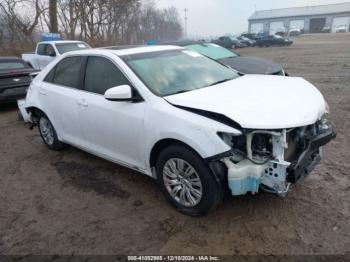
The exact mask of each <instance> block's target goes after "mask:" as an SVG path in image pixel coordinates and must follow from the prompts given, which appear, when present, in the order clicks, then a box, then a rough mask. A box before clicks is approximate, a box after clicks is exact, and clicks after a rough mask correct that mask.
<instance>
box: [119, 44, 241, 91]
mask: <svg viewBox="0 0 350 262" xmlns="http://www.w3.org/2000/svg"><path fill="white" fill-rule="evenodd" d="M122 59H123V60H124V61H125V62H126V63H127V64H128V65H129V66H130V67H131V69H132V70H133V71H134V72H135V73H136V74H137V75H138V76H139V77H140V78H141V80H142V81H143V82H144V83H145V84H146V85H147V86H148V88H150V89H151V90H152V91H153V92H154V93H156V94H158V95H160V96H168V95H173V94H177V93H182V92H188V91H192V90H195V89H200V88H204V87H208V86H211V85H214V84H217V83H221V82H225V81H228V80H231V79H234V78H236V77H238V75H237V74H236V73H235V72H234V71H233V70H231V69H229V68H227V67H225V66H223V65H221V64H219V63H217V62H215V61H213V60H211V59H209V58H207V57H205V56H202V55H201V54H199V53H197V52H194V51H191V50H182V49H181V50H170V51H159V52H152V53H142V54H134V55H128V56H123V57H122Z"/></svg>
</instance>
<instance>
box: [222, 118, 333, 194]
mask: <svg viewBox="0 0 350 262" xmlns="http://www.w3.org/2000/svg"><path fill="white" fill-rule="evenodd" d="M307 129H309V130H316V129H317V130H318V131H314V132H313V134H311V133H312V132H306V130H307ZM291 132H292V131H288V130H282V131H278V132H277V131H253V132H251V133H249V134H247V142H246V146H247V153H246V155H245V157H244V158H243V159H241V160H237V155H236V156H235V155H234V154H235V153H234V152H235V150H234V149H232V152H231V155H228V154H226V155H225V156H221V157H220V160H221V162H222V163H224V165H225V166H226V176H227V184H228V187H229V188H230V190H231V193H232V195H234V196H238V195H245V194H247V193H248V192H251V193H258V192H259V189H261V190H263V191H266V192H269V193H275V194H278V195H281V196H285V195H286V194H287V193H288V192H289V191H290V189H291V185H292V184H296V183H297V182H298V181H300V180H301V179H302V178H304V177H306V176H308V175H309V174H310V172H311V171H312V170H313V169H314V168H315V166H316V165H317V164H318V163H319V162H320V160H321V158H322V147H323V146H324V145H326V144H328V143H329V142H330V141H331V140H333V139H334V138H336V132H335V130H334V129H333V128H332V127H329V126H327V125H323V126H319V124H318V123H317V124H315V125H314V126H309V127H305V128H296V129H295V134H296V135H297V136H298V137H299V138H300V139H302V143H301V142H300V143H299V142H295V139H296V136H292V137H291ZM305 132H306V133H305ZM264 134H265V135H268V136H269V137H270V139H269V143H270V146H271V147H272V150H273V152H272V155H271V157H272V158H271V160H269V159H267V160H264V161H261V162H260V163H257V161H256V159H255V160H254V157H252V155H254V153H253V154H252V141H253V140H254V139H253V137H254V136H255V135H257V136H259V135H264ZM301 134H302V135H301ZM301 144H302V145H301ZM297 145H299V146H298V147H297V148H296V146H297ZM289 147H290V148H289ZM290 149H292V152H294V153H293V154H292V156H293V157H291V156H290V155H289V154H288V152H289V153H290Z"/></svg>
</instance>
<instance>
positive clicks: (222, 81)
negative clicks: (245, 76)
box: [210, 77, 235, 86]
mask: <svg viewBox="0 0 350 262" xmlns="http://www.w3.org/2000/svg"><path fill="white" fill-rule="evenodd" d="M233 79H235V78H234V77H233V78H227V79H224V80H220V81H217V82H215V83H214V84H211V85H210V86H215V85H218V84H222V83H225V82H228V81H230V80H233Z"/></svg>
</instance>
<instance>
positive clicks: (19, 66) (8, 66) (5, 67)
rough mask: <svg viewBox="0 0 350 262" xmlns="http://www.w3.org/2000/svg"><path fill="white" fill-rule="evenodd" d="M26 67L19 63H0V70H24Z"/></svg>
mask: <svg viewBox="0 0 350 262" xmlns="http://www.w3.org/2000/svg"><path fill="white" fill-rule="evenodd" d="M25 68H28V66H27V65H26V64H25V63H22V62H19V61H8V62H0V70H11V69H25Z"/></svg>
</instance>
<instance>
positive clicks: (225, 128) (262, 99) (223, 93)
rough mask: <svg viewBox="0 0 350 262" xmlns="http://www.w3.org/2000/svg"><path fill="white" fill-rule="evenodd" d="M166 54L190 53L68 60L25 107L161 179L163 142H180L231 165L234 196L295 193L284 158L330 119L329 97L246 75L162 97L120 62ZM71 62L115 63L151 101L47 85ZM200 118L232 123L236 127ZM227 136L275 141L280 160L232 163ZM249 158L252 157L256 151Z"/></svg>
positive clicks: (31, 93)
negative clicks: (292, 143)
mask: <svg viewBox="0 0 350 262" xmlns="http://www.w3.org/2000/svg"><path fill="white" fill-rule="evenodd" d="M166 50H183V49H182V48H179V47H174V46H149V47H139V48H133V49H126V50H103V49H101V50H98V49H91V50H85V51H80V52H74V53H69V54H65V55H63V56H62V58H61V59H57V60H56V61H55V62H54V63H52V64H50V65H49V66H48V67H46V68H45V69H44V70H43V71H42V72H41V73H40V74H39V75H38V76H37V77H36V78H35V79H34V81H33V82H32V84H31V86H30V88H29V90H28V94H27V97H26V105H25V107H26V108H27V109H28V111H29V112H31V113H32V112H33V109H39V110H41V111H42V112H44V113H45V114H46V115H47V116H48V118H49V119H50V121H51V122H52V124H53V126H54V128H55V130H56V132H57V136H58V139H59V140H60V141H62V142H64V143H67V144H71V145H74V146H76V147H78V148H81V149H83V150H85V151H88V152H90V153H92V154H94V155H97V156H100V157H102V158H105V159H108V160H110V161H113V162H115V163H119V164H122V165H124V166H127V167H129V168H132V169H135V170H137V171H139V172H142V173H144V174H146V175H149V176H152V177H154V178H156V173H155V170H154V163H152V152H153V149H154V148H155V147H156V146H157V145H159V143H161V142H162V141H168V140H172V141H180V142H181V143H183V144H186V145H187V146H188V147H190V148H192V149H193V150H194V151H195V152H197V153H198V155H199V156H200V157H201V158H202V159H213V160H214V158H215V159H217V160H219V161H222V162H224V163H225V164H226V166H227V168H228V171H227V174H226V175H227V177H228V180H229V186H230V189H231V191H232V194H233V195H243V194H246V193H247V192H249V191H251V192H256V191H257V189H256V187H257V186H259V185H258V184H260V183H263V184H264V185H266V186H269V187H270V188H274V189H275V190H276V192H277V193H280V194H281V195H282V194H284V193H286V192H287V191H288V190H289V183H287V181H286V175H287V174H286V172H287V171H286V170H287V168H288V166H289V165H290V164H291V163H288V162H286V161H285V159H284V158H283V157H284V156H283V152H284V150H285V149H286V148H287V147H288V145H287V138H286V136H287V133H288V132H290V130H292V129H293V128H299V127H304V126H309V125H314V124H316V123H317V122H319V121H321V120H322V119H323V117H324V116H325V114H326V112H327V105H326V102H325V100H324V98H323V96H322V95H321V93H320V92H319V91H318V90H317V89H316V88H315V87H314V86H313V85H312V84H310V83H308V82H307V81H305V80H304V79H302V78H294V77H282V76H265V75H246V76H243V77H240V78H236V79H234V80H231V81H228V82H225V83H222V84H218V85H214V86H211V87H207V88H202V89H199V90H195V91H191V92H187V93H182V94H176V95H170V96H165V97H160V96H157V95H155V94H154V93H153V92H151V91H150V89H149V88H148V87H147V86H146V85H145V84H144V83H143V82H142V81H141V80H140V78H139V77H138V76H137V75H136V74H135V73H134V72H133V71H132V70H131V69H130V68H129V66H128V65H127V64H126V63H125V62H124V61H123V60H122V59H121V58H120V57H121V56H125V55H132V54H142V53H152V52H160V51H166ZM184 52H189V51H184ZM68 56H69V57H71V56H98V57H104V58H108V59H109V60H110V61H112V62H113V63H114V64H115V65H116V66H117V67H118V68H119V69H120V70H121V71H122V72H123V73H124V74H125V76H126V77H127V78H128V79H129V81H130V82H131V83H132V85H133V86H134V87H135V89H136V90H137V91H138V93H139V94H140V95H141V97H142V98H143V102H140V103H131V102H112V101H107V100H106V99H105V97H104V96H103V95H98V94H93V93H90V92H85V91H81V90H76V89H72V88H67V87H63V86H56V85H54V84H50V83H47V82H44V81H43V79H44V78H45V77H46V76H47V74H48V73H49V72H50V70H51V69H52V68H53V67H55V65H56V64H57V63H58V62H59V61H60V60H62V59H64V58H65V57H68ZM195 56H196V55H195ZM198 56H199V54H198ZM123 89H124V87H123ZM106 95H107V92H106ZM197 111H198V112H197ZM200 112H213V113H215V114H216V115H219V116H224V117H225V119H224V120H225V121H226V120H227V119H228V122H230V123H229V124H227V121H226V122H225V121H220V120H219V118H218V120H217V119H215V118H212V117H206V116H205V115H203V114H201V113H200ZM232 123H233V124H232ZM247 130H253V132H250V131H247ZM220 133H224V134H230V135H232V136H233V137H235V136H242V135H243V136H245V135H246V136H247V141H250V142H247V144H248V145H249V143H250V144H251V143H252V140H253V136H254V134H258V133H264V134H265V133H266V134H269V135H271V136H272V141H273V145H274V148H273V156H274V160H273V161H268V162H266V163H265V164H263V165H255V164H253V163H251V162H249V161H248V162H247V161H241V162H240V163H238V164H235V163H232V162H231V161H230V158H229V156H227V155H222V154H225V153H227V152H228V151H230V150H231V146H230V145H229V143H228V142H227V141H225V139H222V138H220V137H219V135H218V134H220ZM247 154H248V156H250V157H252V152H251V149H250V148H249V147H248V146H247ZM220 155H222V156H221V157H218V156H220ZM269 168H270V169H274V172H276V173H278V174H280V176H279V178H274V179H273V178H270V177H267V176H266V175H265V174H264V171H265V170H267V169H269ZM251 179H253V180H254V181H251Z"/></svg>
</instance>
